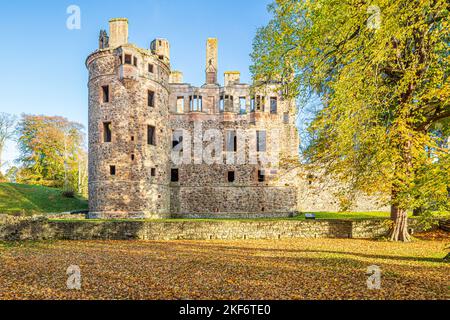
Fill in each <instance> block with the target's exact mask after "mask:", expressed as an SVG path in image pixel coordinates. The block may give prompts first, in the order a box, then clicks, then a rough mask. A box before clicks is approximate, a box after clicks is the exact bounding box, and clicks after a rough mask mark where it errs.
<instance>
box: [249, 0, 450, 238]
mask: <svg viewBox="0 0 450 320" xmlns="http://www.w3.org/2000/svg"><path fill="white" fill-rule="evenodd" d="M449 10H450V4H449V2H448V1H445V0H422V1H419V0H379V1H365V0H349V1H341V0H314V1H312V0H305V1H298V0H277V1H276V2H275V3H273V4H272V5H271V6H270V11H271V13H272V15H273V19H272V20H271V21H270V23H269V24H268V25H267V26H265V27H263V28H261V29H260V30H259V31H258V33H257V36H256V38H255V41H254V52H253V55H252V58H253V61H254V64H253V66H252V72H253V74H254V77H255V80H258V81H270V80H272V79H280V78H281V80H282V86H283V88H282V89H284V91H285V92H286V93H287V94H288V95H291V96H297V97H300V99H301V101H302V102H303V104H304V105H305V104H307V103H311V101H312V100H313V99H317V100H319V101H320V108H319V109H318V111H317V112H316V113H315V114H314V115H313V120H312V121H311V123H310V124H309V126H308V129H307V132H308V134H309V138H310V140H309V145H308V148H307V149H306V152H305V156H306V159H307V160H308V161H309V162H310V163H312V164H314V165H317V166H318V167H320V168H325V169H326V171H327V173H328V174H332V175H333V176H335V177H337V178H339V179H342V180H343V181H345V182H346V183H348V184H350V185H351V186H352V190H354V191H355V192H356V191H364V192H366V193H368V194H375V193H379V192H382V193H384V194H389V195H390V196H389V199H390V200H389V201H390V204H391V207H392V219H393V222H394V223H393V228H392V232H391V239H392V240H393V241H399V240H400V241H409V240H410V235H409V233H408V219H407V216H408V211H410V210H414V209H418V208H420V209H421V210H423V211H424V212H427V213H429V214H432V213H435V212H439V211H442V210H448V208H449V186H450V178H449V177H450V157H449V142H448V137H449V135H450V129H449V128H450V126H449V123H450V121H449V117H450V84H449V76H450V68H449V65H450V50H449V44H450V36H449V35H450V32H449V19H448V17H449V15H450V11H449Z"/></svg>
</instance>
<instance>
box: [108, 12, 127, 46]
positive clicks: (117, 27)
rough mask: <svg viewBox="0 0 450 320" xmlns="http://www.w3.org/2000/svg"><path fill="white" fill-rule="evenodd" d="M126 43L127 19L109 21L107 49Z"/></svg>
mask: <svg viewBox="0 0 450 320" xmlns="http://www.w3.org/2000/svg"><path fill="white" fill-rule="evenodd" d="M127 43H128V19H125V18H116V19H111V20H110V21H109V47H110V48H117V47H120V46H122V45H124V44H127Z"/></svg>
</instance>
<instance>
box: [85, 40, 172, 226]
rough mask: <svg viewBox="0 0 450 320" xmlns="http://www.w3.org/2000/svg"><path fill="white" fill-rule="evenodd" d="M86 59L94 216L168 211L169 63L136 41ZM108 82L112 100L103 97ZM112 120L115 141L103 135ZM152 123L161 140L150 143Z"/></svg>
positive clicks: (163, 213) (155, 214) (165, 213)
mask: <svg viewBox="0 0 450 320" xmlns="http://www.w3.org/2000/svg"><path fill="white" fill-rule="evenodd" d="M125 55H130V56H131V64H125V63H124V62H125ZM149 64H151V65H153V72H149V67H148V66H149ZM86 65H87V67H88V70H89V200H90V201H89V205H90V212H91V217H103V218H112V217H137V218H142V217H147V218H150V217H167V216H169V214H170V189H169V175H170V165H169V150H168V148H167V146H168V145H169V144H170V140H171V138H170V136H171V131H170V128H169V127H168V119H169V112H168V100H169V90H168V87H167V84H168V79H169V74H170V69H169V66H168V65H167V64H165V63H164V62H162V61H161V60H160V59H158V57H156V56H154V55H153V54H152V53H151V52H150V51H148V50H142V49H138V48H136V47H134V46H132V45H123V46H121V47H120V48H117V49H114V50H109V49H107V50H101V51H97V52H96V53H94V54H92V55H91V56H89V58H88V59H87V62H86ZM103 86H109V102H104V101H103V98H102V95H103V94H104V93H103V91H102V90H103V89H102V87H103ZM148 91H153V92H154V93H155V97H154V106H153V107H149V106H148ZM108 122H110V123H111V133H112V135H111V138H112V140H111V142H105V140H104V134H105V132H104V130H105V128H104V123H108ZM149 125H150V126H154V127H155V128H156V132H155V134H156V146H153V145H149V144H148V139H147V129H148V126H149ZM111 166H115V171H116V173H115V175H111ZM152 169H153V170H154V173H155V172H156V174H155V175H154V176H153V175H152Z"/></svg>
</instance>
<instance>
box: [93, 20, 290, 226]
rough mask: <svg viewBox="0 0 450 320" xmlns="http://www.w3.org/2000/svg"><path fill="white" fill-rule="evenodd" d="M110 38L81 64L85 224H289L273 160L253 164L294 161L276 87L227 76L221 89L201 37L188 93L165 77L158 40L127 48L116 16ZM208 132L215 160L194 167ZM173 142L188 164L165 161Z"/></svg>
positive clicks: (285, 190)
mask: <svg viewBox="0 0 450 320" xmlns="http://www.w3.org/2000/svg"><path fill="white" fill-rule="evenodd" d="M109 32H110V33H109V35H108V34H107V33H106V32H105V31H101V33H100V38H99V49H98V50H97V51H95V52H94V53H92V54H91V55H90V56H89V57H88V58H87V61H86V66H87V68H88V70H89V156H90V157H89V199H90V216H91V217H92V218H124V217H128V218H167V217H174V216H176V217H202V216H203V217H204V216H215V217H240V216H246V217H253V216H255V217H256V216H289V215H292V213H293V212H295V211H296V210H297V188H296V187H295V186H294V185H293V184H289V182H286V181H283V179H282V178H280V177H283V170H282V169H280V168H278V166H277V163H275V162H276V161H262V160H261V159H264V160H267V159H266V158H269V155H272V153H273V154H275V153H276V156H277V157H278V158H282V157H285V156H294V157H295V156H297V155H298V144H299V141H298V133H297V129H296V126H295V116H294V113H293V110H295V106H294V103H293V101H291V100H285V99H284V98H283V95H282V94H281V93H280V92H279V91H278V90H277V84H275V83H274V84H269V85H264V86H258V87H257V88H256V89H255V88H254V87H252V86H250V85H248V84H244V83H241V81H240V74H239V72H236V71H229V72H226V73H225V76H224V78H225V79H224V80H225V83H224V86H221V85H220V84H219V83H218V41H217V39H208V40H207V43H206V66H205V85H203V86H202V87H194V86H192V85H190V84H187V83H184V82H183V74H182V73H181V72H178V71H173V70H171V67H170V45H169V42H168V41H167V40H164V39H156V40H154V41H153V42H152V43H151V45H150V49H142V48H139V47H136V46H135V45H133V44H130V43H129V42H128V21H127V20H126V19H122V18H120V19H113V20H111V21H110V31H109ZM209 132H216V133H217V136H219V137H221V140H222V141H221V142H220V143H219V146H220V148H222V150H220V151H223V153H222V152H220V154H219V153H217V155H216V152H217V151H219V150H217V149H214V150H213V151H212V154H213V155H214V157H215V158H214V159H215V160H214V161H213V162H212V163H211V162H208V161H206V160H205V159H203V158H204V156H203V152H204V150H205V149H208V146H209V144H210V141H207V139H206V138H205V137H206V136H207V135H208V133H209ZM272 132H274V134H273V136H272V135H271V133H272ZM188 138H189V139H188ZM215 138H217V137H215ZM281 142H282V143H281ZM178 144H181V145H182V150H181V152H180V154H181V155H182V157H183V159H184V157H186V154H187V153H189V156H192V157H191V159H189V157H188V159H187V160H186V161H183V162H181V163H174V161H173V154H174V147H175V146H176V145H178ZM216 145H217V141H216ZM199 148H200V154H199V153H198V150H197V149H199ZM274 149H277V150H276V152H275V150H274ZM278 149H279V150H278ZM241 152H242V154H243V158H241ZM218 157H219V158H220V159H219V158H218ZM250 157H252V159H254V160H253V161H250ZM238 158H239V161H238ZM273 159H275V158H273ZM222 160H223V161H222Z"/></svg>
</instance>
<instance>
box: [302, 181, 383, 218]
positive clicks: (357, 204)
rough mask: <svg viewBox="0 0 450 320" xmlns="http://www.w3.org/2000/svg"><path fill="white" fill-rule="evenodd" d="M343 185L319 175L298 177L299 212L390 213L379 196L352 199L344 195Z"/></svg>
mask: <svg viewBox="0 0 450 320" xmlns="http://www.w3.org/2000/svg"><path fill="white" fill-rule="evenodd" d="M345 190H346V188H345V185H344V184H343V183H342V182H339V181H337V180H334V179H332V178H330V177H325V178H324V177H321V176H320V173H315V174H306V173H305V174H303V175H299V179H298V203H299V208H298V209H299V211H301V212H340V211H350V212H374V211H380V212H390V207H389V206H388V205H386V203H385V199H384V200H383V198H382V197H381V196H379V197H377V196H368V195H364V194H362V193H359V194H357V195H356V196H354V197H352V196H350V195H348V194H345V193H344V191H345Z"/></svg>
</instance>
